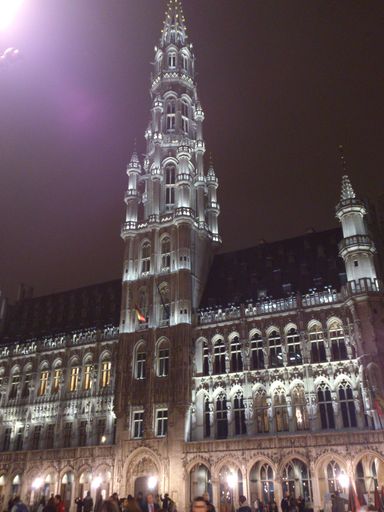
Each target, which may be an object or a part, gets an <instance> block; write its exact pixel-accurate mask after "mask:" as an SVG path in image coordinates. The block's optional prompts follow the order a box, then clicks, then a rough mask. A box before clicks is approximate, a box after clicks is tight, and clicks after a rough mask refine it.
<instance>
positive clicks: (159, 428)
mask: <svg viewBox="0 0 384 512" xmlns="http://www.w3.org/2000/svg"><path fill="white" fill-rule="evenodd" d="M167 432H168V409H164V408H163V409H156V414H155V435H156V437H165V436H166V435H167ZM143 436H144V409H141V410H136V411H133V415H132V437H133V438H134V439H141V438H142V437H143Z"/></svg>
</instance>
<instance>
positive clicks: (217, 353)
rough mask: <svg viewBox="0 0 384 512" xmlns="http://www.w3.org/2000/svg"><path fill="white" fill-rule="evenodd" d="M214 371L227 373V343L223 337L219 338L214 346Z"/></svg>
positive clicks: (216, 373)
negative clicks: (225, 343)
mask: <svg viewBox="0 0 384 512" xmlns="http://www.w3.org/2000/svg"><path fill="white" fill-rule="evenodd" d="M213 357H214V359H213V373H214V374H215V375H220V374H221V373H225V345H224V340H223V339H222V338H220V339H218V340H217V341H216V343H215V345H214V347H213Z"/></svg>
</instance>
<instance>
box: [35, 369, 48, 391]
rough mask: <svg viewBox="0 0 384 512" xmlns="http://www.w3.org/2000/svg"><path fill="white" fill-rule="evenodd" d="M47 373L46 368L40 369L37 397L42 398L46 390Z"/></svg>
mask: <svg viewBox="0 0 384 512" xmlns="http://www.w3.org/2000/svg"><path fill="white" fill-rule="evenodd" d="M48 380H49V371H48V368H42V369H41V371H40V377H39V387H38V390H37V395H38V396H44V395H45V394H46V392H47V390H48Z"/></svg>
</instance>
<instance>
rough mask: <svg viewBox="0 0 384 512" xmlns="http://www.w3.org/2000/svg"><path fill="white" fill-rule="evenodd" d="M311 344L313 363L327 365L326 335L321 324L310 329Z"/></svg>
mask: <svg viewBox="0 0 384 512" xmlns="http://www.w3.org/2000/svg"><path fill="white" fill-rule="evenodd" d="M309 342H310V344H311V363H325V362H326V361H327V356H326V354H325V346H324V334H323V331H322V329H321V327H320V325H319V324H314V325H312V327H311V328H310V329H309Z"/></svg>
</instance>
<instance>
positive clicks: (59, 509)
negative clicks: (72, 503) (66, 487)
mask: <svg viewBox="0 0 384 512" xmlns="http://www.w3.org/2000/svg"><path fill="white" fill-rule="evenodd" d="M55 505H56V512H65V507H64V501H63V500H62V499H61V496H60V494H56V496H55Z"/></svg>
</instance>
